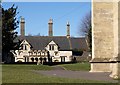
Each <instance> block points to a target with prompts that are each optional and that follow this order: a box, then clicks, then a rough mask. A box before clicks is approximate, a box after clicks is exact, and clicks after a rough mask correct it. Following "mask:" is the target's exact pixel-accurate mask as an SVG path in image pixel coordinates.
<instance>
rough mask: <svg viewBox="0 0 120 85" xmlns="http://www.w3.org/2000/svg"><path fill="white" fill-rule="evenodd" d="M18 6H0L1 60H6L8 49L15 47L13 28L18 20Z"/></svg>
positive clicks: (15, 35)
mask: <svg viewBox="0 0 120 85" xmlns="http://www.w3.org/2000/svg"><path fill="white" fill-rule="evenodd" d="M17 8H18V7H14V5H12V6H11V7H10V8H8V9H4V8H3V7H2V60H3V61H6V59H7V58H8V57H9V54H10V50H14V49H16V48H17V43H15V42H14V40H15V39H16V37H17V32H15V30H16V29H17V28H18V24H19V22H18V20H17V18H16V15H17V14H18V12H17Z"/></svg>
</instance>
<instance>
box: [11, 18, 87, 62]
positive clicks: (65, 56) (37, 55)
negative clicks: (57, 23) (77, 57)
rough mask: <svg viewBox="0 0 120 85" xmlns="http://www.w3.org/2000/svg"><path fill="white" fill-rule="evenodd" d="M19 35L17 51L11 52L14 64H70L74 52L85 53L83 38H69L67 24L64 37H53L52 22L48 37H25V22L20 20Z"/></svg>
mask: <svg viewBox="0 0 120 85" xmlns="http://www.w3.org/2000/svg"><path fill="white" fill-rule="evenodd" d="M20 23H21V24H20V25H21V35H20V36H19V37H17V40H20V41H21V43H20V47H19V49H18V50H14V51H11V52H12V53H13V55H14V62H71V61H72V59H73V56H74V51H87V49H88V47H87V42H86V39H85V37H78V38H75V37H70V24H69V22H68V23H67V35H66V36H53V20H52V19H50V20H49V22H48V29H49V31H48V36H25V28H24V27H25V20H24V18H21V22H20Z"/></svg>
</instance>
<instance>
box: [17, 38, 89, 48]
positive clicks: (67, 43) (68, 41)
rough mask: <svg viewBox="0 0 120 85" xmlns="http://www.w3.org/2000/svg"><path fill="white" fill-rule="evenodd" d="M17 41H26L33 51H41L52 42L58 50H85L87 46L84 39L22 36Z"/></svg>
mask: <svg viewBox="0 0 120 85" xmlns="http://www.w3.org/2000/svg"><path fill="white" fill-rule="evenodd" d="M18 39H19V40H23V39H25V40H27V41H28V42H29V43H30V45H31V46H32V47H33V49H34V50H43V49H45V47H46V46H47V45H48V44H49V43H50V42H51V41H54V42H55V43H56V44H57V45H58V46H59V50H75V49H76V50H87V48H88V46H87V43H86V40H85V37H79V38H75V37H70V38H67V37H66V36H24V37H23V38H21V37H20V36H19V37H18Z"/></svg>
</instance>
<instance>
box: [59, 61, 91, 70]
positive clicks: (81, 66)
mask: <svg viewBox="0 0 120 85" xmlns="http://www.w3.org/2000/svg"><path fill="white" fill-rule="evenodd" d="M60 66H62V67H64V68H65V69H66V70H72V71H90V63H88V62H85V63H74V64H62V65H60Z"/></svg>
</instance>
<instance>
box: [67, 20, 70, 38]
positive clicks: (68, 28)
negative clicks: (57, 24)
mask: <svg viewBox="0 0 120 85" xmlns="http://www.w3.org/2000/svg"><path fill="white" fill-rule="evenodd" d="M67 37H70V24H69V22H67Z"/></svg>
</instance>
